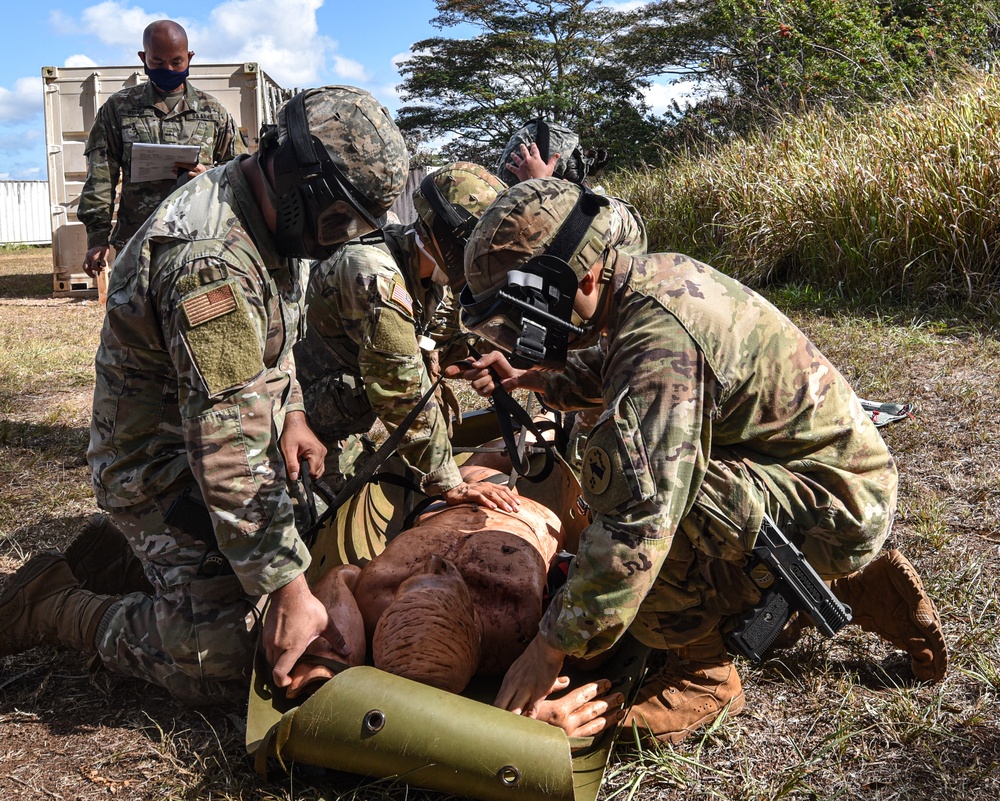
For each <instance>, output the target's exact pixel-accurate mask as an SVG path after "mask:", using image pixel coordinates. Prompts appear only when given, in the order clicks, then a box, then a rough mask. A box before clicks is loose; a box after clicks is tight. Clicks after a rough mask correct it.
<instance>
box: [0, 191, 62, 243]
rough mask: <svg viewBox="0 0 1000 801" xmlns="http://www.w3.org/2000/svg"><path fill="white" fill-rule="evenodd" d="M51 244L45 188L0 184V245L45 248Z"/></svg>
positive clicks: (47, 196) (47, 197)
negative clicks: (43, 246) (44, 246)
mask: <svg viewBox="0 0 1000 801" xmlns="http://www.w3.org/2000/svg"><path fill="white" fill-rule="evenodd" d="M51 241H52V228H51V223H50V221H49V187H48V184H47V183H46V182H45V181H0V245H47V244H49V242H51Z"/></svg>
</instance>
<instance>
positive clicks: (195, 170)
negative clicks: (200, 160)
mask: <svg viewBox="0 0 1000 801" xmlns="http://www.w3.org/2000/svg"><path fill="white" fill-rule="evenodd" d="M207 169H208V167H206V166H205V165H204V164H192V163H190V162H183V161H178V162H175V163H174V170H176V172H177V185H178V186H182V185H184V184H186V183H187V182H188V181H190V180H191V179H192V178H194V177H196V176H198V175H201V174H202V173H203V172H205V171H206V170H207Z"/></svg>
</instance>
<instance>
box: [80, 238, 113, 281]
mask: <svg viewBox="0 0 1000 801" xmlns="http://www.w3.org/2000/svg"><path fill="white" fill-rule="evenodd" d="M110 252H111V246H110V245H98V246H97V247H95V248H91V249H90V250H88V251H87V255H86V256H84V257H83V271H84V272H85V273H86V274H87V275H89V276H90V277H91V278H97V274H98V273H99V272H101V271H102V270H104V268H105V267H107V266H108V253H110Z"/></svg>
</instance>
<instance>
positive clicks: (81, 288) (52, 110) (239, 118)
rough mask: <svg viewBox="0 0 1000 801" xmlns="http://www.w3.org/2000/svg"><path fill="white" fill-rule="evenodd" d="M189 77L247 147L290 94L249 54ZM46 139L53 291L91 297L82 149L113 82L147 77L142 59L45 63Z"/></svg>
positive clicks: (201, 67)
mask: <svg viewBox="0 0 1000 801" xmlns="http://www.w3.org/2000/svg"><path fill="white" fill-rule="evenodd" d="M190 77H191V82H192V83H193V84H194V85H195V86H197V87H198V88H199V89H201V90H203V91H205V92H208V93H209V94H210V95H213V96H214V97H215V98H216V99H218V100H219V102H220V103H222V105H224V106H225V107H226V109H227V110H228V111H229V113H230V114H232V115H233V119H234V120H236V124H237V125H238V126H239V128H240V130H241V131H242V132H243V135H244V136H245V137H246V141H247V144H248V146H249V149H250V152H251V153H253V152H255V151H256V150H257V142H258V139H259V134H260V128H261V125H263V124H265V123H272V122H275V121H276V118H277V109H278V106H280V105H281V103H282V102H283V101H284V100H286V99H287V98H288V96H289V95H290V94H291V91H290V90H287V89H283V88H282V87H280V86H279V85H278V84H277V83H275V82H274V81H273V80H272V79H271V78H270V77H269V76H268V75H267V73H265V72H264V71H263V70H261V69H260V67H259V66H258V65H257V64H256V63H253V62H248V63H245V64H197V63H194V64H192V65H191V73H190ZM42 80H43V83H44V100H45V142H46V147H47V153H48V156H47V162H48V174H49V182H48V186H49V210H50V217H51V232H52V272H53V294H54V296H55V297H95V296H96V295H97V287H96V283H95V281H94V279H92V278H90V277H89V276H88V275H87V274H86V273H84V272H83V258H84V256H85V255H86V253H87V232H86V229H85V228H84V226H83V224H82V223H81V222H79V221H78V220H77V218H76V208H77V204H78V203H79V199H80V191H81V190H82V189H83V183H84V181H85V180H86V178H87V159H86V158H85V157H84V155H83V151H84V147H85V146H86V143H87V136H88V135H89V134H90V129H91V127H92V126H93V124H94V120H95V119H96V117H97V111H98V109H99V108H100V107H101V106H102V105H103V104H104V102H105V101H106V100H107V99H108V98H109V97H110V96H111V95H113V94H114V93H115V92H117V91H118V90H119V89H123V88H125V87H126V86H134V85H136V84H137V83H142V82H145V81H146V76H145V74H144V73H143V68H142V65H141V64H140V65H137V66H129V67H43V68H42Z"/></svg>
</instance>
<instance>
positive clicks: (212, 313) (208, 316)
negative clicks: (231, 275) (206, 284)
mask: <svg viewBox="0 0 1000 801" xmlns="http://www.w3.org/2000/svg"><path fill="white" fill-rule="evenodd" d="M181 308H182V309H184V316H185V317H187V321H188V325H190V326H191V327H192V328H193V327H194V326H196V325H201V324H202V323H207V322H208V321H209V320H214V319H215V318H216V317H221V316H222V315H223V314H229V312H231V311H235V309H236V295H235V294H234V293H233V285H232V284H223V285H222V286H218V287H216V288H215V289H210V290H209V291H208V292H202V293H201V294H200V295H195V296H194V297H192V298H186V299H185V300H182V301H181Z"/></svg>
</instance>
